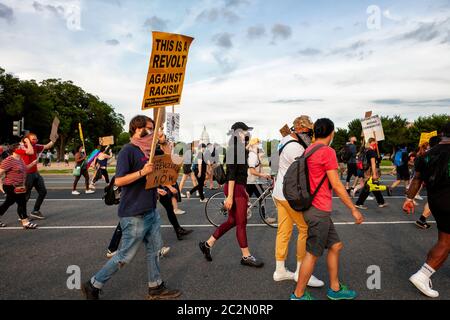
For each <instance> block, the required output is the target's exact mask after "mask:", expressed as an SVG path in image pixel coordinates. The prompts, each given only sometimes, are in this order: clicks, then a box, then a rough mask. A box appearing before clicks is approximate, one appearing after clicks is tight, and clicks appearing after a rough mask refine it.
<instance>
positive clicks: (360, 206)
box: [355, 204, 369, 210]
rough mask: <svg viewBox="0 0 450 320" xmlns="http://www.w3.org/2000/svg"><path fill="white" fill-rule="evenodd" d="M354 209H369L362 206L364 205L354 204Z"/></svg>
mask: <svg viewBox="0 0 450 320" xmlns="http://www.w3.org/2000/svg"><path fill="white" fill-rule="evenodd" d="M355 207H357V208H358V209H361V210H367V209H369V208H368V207H366V206H364V205H362V204H355Z"/></svg>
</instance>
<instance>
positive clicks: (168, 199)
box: [159, 193, 180, 232]
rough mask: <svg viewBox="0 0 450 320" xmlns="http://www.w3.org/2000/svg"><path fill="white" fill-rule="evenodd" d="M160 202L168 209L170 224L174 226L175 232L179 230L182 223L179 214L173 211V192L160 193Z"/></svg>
mask: <svg viewBox="0 0 450 320" xmlns="http://www.w3.org/2000/svg"><path fill="white" fill-rule="evenodd" d="M159 202H160V203H161V205H162V206H163V207H164V209H165V210H166V212H167V217H168V218H169V221H170V224H171V225H172V226H173V228H174V230H175V232H177V230H178V229H179V228H180V224H179V223H178V219H177V216H176V215H175V212H174V211H173V204H172V194H170V193H168V194H167V195H165V196H161V195H160V196H159Z"/></svg>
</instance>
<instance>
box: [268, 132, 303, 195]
mask: <svg viewBox="0 0 450 320" xmlns="http://www.w3.org/2000/svg"><path fill="white" fill-rule="evenodd" d="M291 140H295V139H294V138H292V137H291V136H290V135H289V136H286V137H284V138H283V139H282V140H281V143H280V145H281V147H283V146H284V145H285V144H286V143H288V142H289V141H291ZM304 152H305V148H303V146H302V145H301V144H300V143H297V142H291V143H289V144H288V145H287V146H286V147H285V148H284V149H283V152H282V153H281V155H280V161H279V166H278V175H277V180H276V182H275V187H274V189H273V193H272V196H273V197H274V198H275V199H277V200H282V201H286V198H285V197H284V195H283V179H284V175H285V174H286V172H287V170H288V169H289V166H290V165H291V164H292V163H293V162H294V161H295V158H298V157H301V156H302V155H303V153H304Z"/></svg>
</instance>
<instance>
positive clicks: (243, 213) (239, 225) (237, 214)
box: [213, 183, 248, 249]
mask: <svg viewBox="0 0 450 320" xmlns="http://www.w3.org/2000/svg"><path fill="white" fill-rule="evenodd" d="M223 189H224V191H225V196H228V183H226V184H225V185H224V187H223ZM247 204H248V196H247V192H246V191H245V185H243V184H236V185H235V186H234V194H233V206H232V207H231V210H229V211H228V220H227V221H226V222H224V223H223V224H221V225H220V226H219V227H218V228H217V229H216V231H215V232H214V234H213V237H214V238H215V239H219V238H220V237H222V236H223V235H224V234H225V233H227V232H228V231H229V230H230V229H231V228H233V227H236V238H237V240H238V242H239V246H240V247H241V248H242V249H243V248H247V247H248V244H247Z"/></svg>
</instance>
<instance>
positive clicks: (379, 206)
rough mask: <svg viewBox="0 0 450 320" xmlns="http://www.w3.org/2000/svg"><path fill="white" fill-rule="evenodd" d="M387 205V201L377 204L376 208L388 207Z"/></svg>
mask: <svg viewBox="0 0 450 320" xmlns="http://www.w3.org/2000/svg"><path fill="white" fill-rule="evenodd" d="M388 206H389V205H388V204H387V203H383V204H379V205H378V208H386V207H388Z"/></svg>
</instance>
